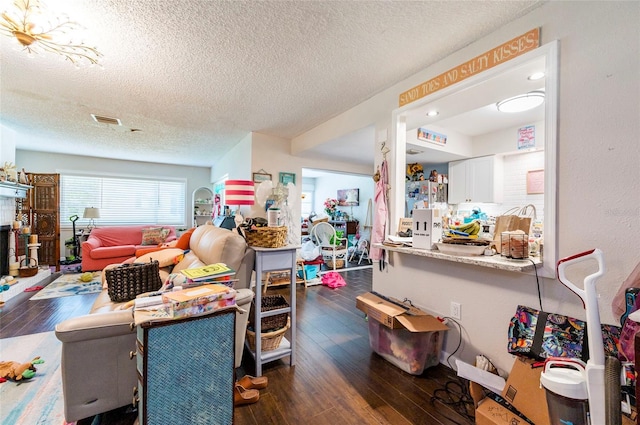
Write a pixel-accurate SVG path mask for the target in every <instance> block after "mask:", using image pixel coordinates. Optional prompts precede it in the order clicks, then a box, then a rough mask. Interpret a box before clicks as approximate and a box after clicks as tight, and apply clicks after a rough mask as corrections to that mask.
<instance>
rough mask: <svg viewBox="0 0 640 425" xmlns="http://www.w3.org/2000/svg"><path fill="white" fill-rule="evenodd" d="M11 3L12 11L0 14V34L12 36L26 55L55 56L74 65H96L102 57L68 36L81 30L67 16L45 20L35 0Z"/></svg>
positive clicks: (42, 10)
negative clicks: (45, 54)
mask: <svg viewBox="0 0 640 425" xmlns="http://www.w3.org/2000/svg"><path fill="white" fill-rule="evenodd" d="M13 4H14V6H15V9H13V10H10V11H4V12H2V14H1V15H0V33H3V34H5V35H7V36H10V37H15V38H16V40H18V42H19V43H20V45H21V46H22V47H23V50H26V51H27V52H28V53H39V51H44V52H49V53H56V54H59V55H61V56H63V57H64V58H65V59H66V60H68V61H70V62H71V63H73V64H74V65H80V64H81V63H83V62H84V63H89V64H91V65H95V64H97V63H98V59H99V58H100V57H102V54H101V53H100V52H98V50H97V49H96V48H95V47H90V46H87V45H85V44H84V43H83V42H81V41H80V42H77V41H74V40H73V39H71V33H73V32H75V31H77V30H81V29H83V28H82V26H81V25H80V24H78V23H77V22H73V21H71V20H69V18H68V17H67V16H66V15H63V16H58V17H54V18H47V17H46V16H47V14H48V12H47V11H46V10H44V7H43V5H42V4H41V3H40V2H39V1H38V0H15V2H14V3H13Z"/></svg>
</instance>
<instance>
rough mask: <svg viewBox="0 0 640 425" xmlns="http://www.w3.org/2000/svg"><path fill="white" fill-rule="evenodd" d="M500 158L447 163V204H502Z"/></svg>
mask: <svg viewBox="0 0 640 425" xmlns="http://www.w3.org/2000/svg"><path fill="white" fill-rule="evenodd" d="M503 184H504V175H503V167H502V158H501V157H499V156H496V155H491V156H481V157H478V158H472V159H465V160H462V161H454V162H450V163H449V203H450V204H459V203H462V202H495V203H500V202H502V193H503V190H502V187H503Z"/></svg>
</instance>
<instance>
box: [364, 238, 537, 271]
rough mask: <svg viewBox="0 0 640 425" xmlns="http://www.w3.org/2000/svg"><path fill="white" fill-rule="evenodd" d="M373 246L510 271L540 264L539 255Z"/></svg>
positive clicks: (527, 268)
mask: <svg viewBox="0 0 640 425" xmlns="http://www.w3.org/2000/svg"><path fill="white" fill-rule="evenodd" d="M373 246H374V247H376V248H380V249H384V250H387V251H389V252H398V253H400V254H409V255H417V256H419V257H427V258H435V259H438V260H445V261H452V262H454V263H463V264H472V265H475V266H480V267H489V268H492V269H499V270H507V271H512V272H521V273H523V272H532V271H534V268H539V267H541V266H542V260H541V259H540V257H529V258H528V259H526V260H513V259H509V258H505V257H502V256H501V255H499V254H496V255H492V256H485V255H477V256H461V255H450V254H443V253H442V252H440V251H438V250H430V249H418V248H411V247H408V246H388V245H383V244H380V243H375V244H373Z"/></svg>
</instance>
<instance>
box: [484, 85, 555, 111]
mask: <svg viewBox="0 0 640 425" xmlns="http://www.w3.org/2000/svg"><path fill="white" fill-rule="evenodd" d="M542 102H544V92H543V91H541V90H535V91H530V92H529V93H525V94H521V95H518V96H514V97H511V98H509V99H505V100H502V101H500V102H498V103H496V106H497V107H498V111H500V112H509V113H514V112H524V111H528V110H529V109H533V108H535V107H536V106H540V105H542Z"/></svg>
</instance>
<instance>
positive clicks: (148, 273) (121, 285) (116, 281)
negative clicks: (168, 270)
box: [105, 261, 162, 303]
mask: <svg viewBox="0 0 640 425" xmlns="http://www.w3.org/2000/svg"><path fill="white" fill-rule="evenodd" d="M105 277H106V279H107V288H108V289H107V292H108V293H109V298H111V301H114V302H118V303H119V302H124V301H129V300H132V299H134V298H135V297H136V296H137V295H139V294H143V293H145V292H150V291H157V290H158V289H160V287H161V286H162V281H161V280H160V265H159V263H158V261H152V262H150V263H133V264H122V265H120V266H117V267H114V268H111V269H107V270H106V271H105Z"/></svg>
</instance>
